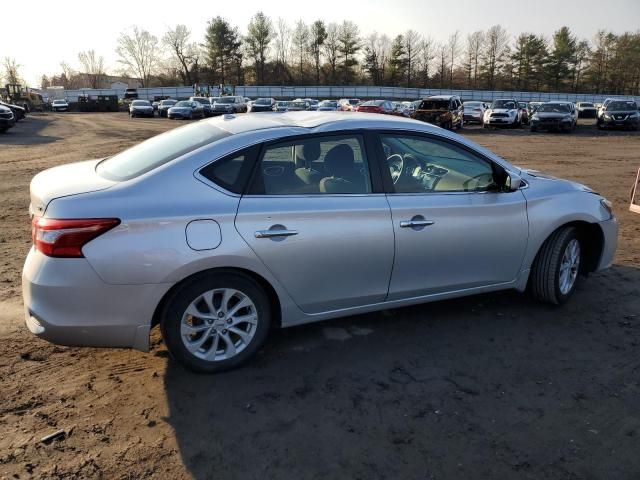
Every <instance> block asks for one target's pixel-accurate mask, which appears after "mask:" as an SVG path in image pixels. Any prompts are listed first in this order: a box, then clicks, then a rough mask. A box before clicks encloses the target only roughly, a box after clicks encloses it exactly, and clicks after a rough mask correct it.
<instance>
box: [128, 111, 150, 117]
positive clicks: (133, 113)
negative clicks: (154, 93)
mask: <svg viewBox="0 0 640 480" xmlns="http://www.w3.org/2000/svg"><path fill="white" fill-rule="evenodd" d="M131 116H136V117H153V116H154V111H153V110H132V111H131Z"/></svg>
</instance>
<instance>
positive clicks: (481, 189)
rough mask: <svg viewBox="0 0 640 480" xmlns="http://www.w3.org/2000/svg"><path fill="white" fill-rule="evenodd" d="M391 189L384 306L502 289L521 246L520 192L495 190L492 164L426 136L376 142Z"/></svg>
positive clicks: (524, 227) (524, 229) (524, 226)
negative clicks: (390, 256) (391, 256)
mask: <svg viewBox="0 0 640 480" xmlns="http://www.w3.org/2000/svg"><path fill="white" fill-rule="evenodd" d="M380 139H381V142H382V146H383V149H380V151H384V152H385V155H386V157H387V158H386V161H387V165H388V166H389V171H390V175H391V178H392V183H393V188H392V190H393V191H392V192H390V193H389V195H388V200H389V204H390V206H391V212H392V216H393V229H394V232H395V240H396V244H395V245H396V251H395V263H394V267H393V275H392V278H391V283H390V287H389V300H397V299H401V298H411V297H419V296H423V295H429V294H436V293H444V292H452V291H457V290H465V289H471V288H475V287H483V286H489V285H498V284H503V283H504V284H506V283H508V282H512V281H513V280H515V279H516V278H517V276H518V274H519V272H520V269H521V266H522V260H523V257H524V253H525V249H526V246H527V238H528V221H527V212H526V202H525V199H524V196H523V195H522V193H521V192H520V191H516V192H500V191H497V190H496V189H495V188H494V173H493V167H492V164H491V161H489V160H488V159H485V158H484V157H482V156H480V154H477V155H476V154H475V153H474V152H472V151H470V150H468V149H466V148H462V146H459V145H456V144H455V143H452V142H449V141H444V140H440V139H437V138H434V137H430V136H411V135H404V134H388V135H381V137H380Z"/></svg>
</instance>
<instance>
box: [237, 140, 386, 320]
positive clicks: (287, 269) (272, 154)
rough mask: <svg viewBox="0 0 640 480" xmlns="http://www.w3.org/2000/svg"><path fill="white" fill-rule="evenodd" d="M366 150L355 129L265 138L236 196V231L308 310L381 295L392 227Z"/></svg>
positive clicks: (372, 300) (376, 299)
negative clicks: (249, 176) (276, 139)
mask: <svg viewBox="0 0 640 480" xmlns="http://www.w3.org/2000/svg"><path fill="white" fill-rule="evenodd" d="M300 155H306V156H308V157H309V158H303V159H302V160H303V161H298V162H296V159H297V158H298V157H299V156H300ZM370 156H371V155H370V154H369V150H368V149H367V148H366V147H365V141H364V136H363V135H361V134H359V133H344V134H340V135H327V134H322V135H312V136H305V137H299V138H296V139H290V140H285V141H281V142H277V143H271V144H268V145H266V146H265V147H264V148H263V152H262V155H261V158H260V161H259V162H258V164H257V166H256V169H255V172H254V177H253V180H252V183H251V187H250V190H249V193H248V194H246V195H244V196H243V197H242V199H241V200H240V204H239V208H238V214H237V216H236V228H237V230H238V232H239V233H240V235H241V236H242V237H243V238H244V240H245V241H246V242H247V243H248V244H249V246H250V247H251V248H252V249H253V250H254V252H255V253H256V254H257V256H258V257H259V258H260V259H261V260H262V262H263V263H264V264H265V266H266V267H267V268H268V269H269V270H270V271H271V273H272V274H273V275H274V277H275V278H277V279H278V281H279V282H280V283H281V284H282V286H283V287H284V288H285V289H286V290H287V292H288V293H289V294H290V295H291V297H292V298H293V300H294V301H295V302H296V304H297V305H298V306H299V307H300V308H301V309H302V310H303V311H305V312H307V313H318V312H324V311H330V310H336V309H341V308H347V307H354V306H359V305H365V304H370V303H376V302H381V301H383V300H384V299H385V297H386V295H387V290H388V285H389V280H390V277H391V269H392V264H393V255H394V234H393V227H392V223H391V212H390V209H389V204H388V203H387V200H386V198H385V195H384V193H383V192H382V188H381V181H380V172H379V170H376V169H375V168H371V164H370V161H369V158H370ZM298 160H300V159H298ZM296 163H297V164H298V165H305V167H298V168H296ZM376 172H377V173H376Z"/></svg>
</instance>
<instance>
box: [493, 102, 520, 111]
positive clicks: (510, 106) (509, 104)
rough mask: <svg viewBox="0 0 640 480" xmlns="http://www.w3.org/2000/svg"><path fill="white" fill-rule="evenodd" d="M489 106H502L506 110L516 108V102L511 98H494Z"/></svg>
mask: <svg viewBox="0 0 640 480" xmlns="http://www.w3.org/2000/svg"><path fill="white" fill-rule="evenodd" d="M491 108H504V109H506V110H512V109H514V108H516V104H515V102H514V101H513V100H494V102H493V103H492V104H491Z"/></svg>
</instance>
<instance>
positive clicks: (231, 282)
mask: <svg viewBox="0 0 640 480" xmlns="http://www.w3.org/2000/svg"><path fill="white" fill-rule="evenodd" d="M270 323H271V312H270V308H269V300H268V298H267V295H266V294H265V292H264V290H263V289H262V288H261V287H260V286H259V285H258V284H257V283H256V282H255V281H254V280H253V279H251V278H250V277H248V276H245V275H242V274H237V273H218V274H215V273H214V274H208V275H205V276H202V277H196V278H195V279H194V280H193V281H190V282H188V283H186V284H185V285H183V286H182V287H181V288H179V289H178V291H176V292H175V293H174V295H173V297H172V299H171V300H170V301H169V302H168V304H167V307H166V308H165V310H164V312H163V314H162V317H161V321H160V328H161V330H162V336H163V338H164V341H165V343H166V345H167V348H168V349H169V352H170V353H171V355H172V356H173V358H175V359H176V360H177V361H179V362H180V363H182V364H183V365H185V366H186V367H187V368H189V369H191V370H193V371H196V372H202V373H215V372H220V371H223V370H228V369H231V368H235V367H237V366H239V365H241V364H242V363H244V362H245V361H246V360H247V359H249V358H250V357H251V356H252V355H253V354H254V353H255V352H256V351H257V350H258V349H259V348H260V346H261V345H262V344H263V343H264V341H265V339H266V337H267V333H268V332H269V328H270Z"/></svg>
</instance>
